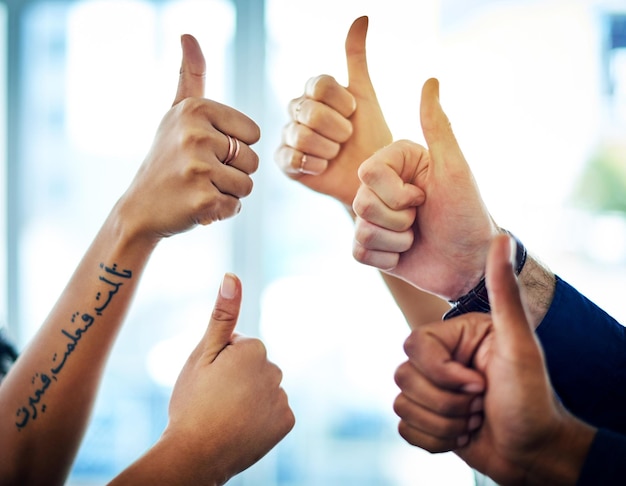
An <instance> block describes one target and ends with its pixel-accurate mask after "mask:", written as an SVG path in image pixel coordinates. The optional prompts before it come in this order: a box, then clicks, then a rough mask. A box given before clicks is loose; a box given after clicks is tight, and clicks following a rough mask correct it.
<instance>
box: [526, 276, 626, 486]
mask: <svg viewBox="0 0 626 486" xmlns="http://www.w3.org/2000/svg"><path fill="white" fill-rule="evenodd" d="M537 336H538V337H539V340H540V341H541V344H542V346H543V350H544V354H545V357H546V364H547V367H548V372H549V374H550V380H551V381H552V386H553V387H554V389H555V391H556V393H557V394H558V396H559V398H560V399H561V401H562V403H563V405H565V407H566V408H567V409H568V410H570V411H571V412H572V413H573V414H574V415H575V416H577V417H579V418H580V419H582V420H584V421H586V422H587V423H589V424H591V425H593V426H595V427H598V428H599V429H600V430H599V431H598V433H597V434H596V437H595V439H594V441H593V443H592V446H591V449H590V450H589V454H588V456H587V459H586V461H585V464H584V465H583V469H582V471H581V475H580V477H579V480H578V486H588V485H589V486H591V485H593V486H596V485H599V484H601V485H603V486H604V485H608V486H610V485H614V484H615V485H617V484H626V328H625V327H624V326H622V325H621V324H620V323H618V322H617V321H616V320H615V319H613V318H612V317H611V316H609V315H608V314H607V313H606V312H604V311H603V310H602V309H600V308H599V307H598V306H597V305H595V304H594V303H593V302H591V301H590V300H589V299H587V298H586V297H585V296H583V295H581V294H580V293H579V292H578V291H577V290H576V289H574V288H573V287H572V286H571V285H569V284H568V283H567V282H565V281H563V280H562V279H560V278H559V277H557V281H556V289H555V295H554V300H553V301H552V304H551V306H550V309H549V310H548V313H547V314H546V316H545V318H544V319H543V321H542V322H541V324H540V325H539V327H538V328H537Z"/></svg>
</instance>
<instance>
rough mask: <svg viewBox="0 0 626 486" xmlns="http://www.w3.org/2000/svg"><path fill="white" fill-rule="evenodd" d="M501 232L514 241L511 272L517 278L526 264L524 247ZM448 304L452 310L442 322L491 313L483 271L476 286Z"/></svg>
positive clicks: (513, 236)
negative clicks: (481, 313) (459, 317)
mask: <svg viewBox="0 0 626 486" xmlns="http://www.w3.org/2000/svg"><path fill="white" fill-rule="evenodd" d="M502 231H503V232H505V233H507V234H508V235H509V236H510V237H511V238H513V240H514V241H515V248H516V249H515V260H514V266H513V270H514V271H515V275H516V276H519V275H520V273H521V272H522V270H523V268H524V266H525V264H526V259H527V251H526V247H525V246H524V245H523V244H522V242H521V241H520V240H519V239H518V238H517V237H516V236H515V235H513V234H512V233H510V232H509V231H506V230H502ZM449 303H450V304H451V305H452V308H451V309H450V310H449V311H448V312H446V313H445V314H444V316H443V319H444V320H446V319H450V318H452V317H456V316H459V315H462V314H467V313H469V312H483V313H489V312H491V306H490V304H489V295H488V292H487V286H486V282H485V276H484V271H483V272H482V277H481V278H480V280H479V281H478V284H476V285H475V286H474V287H473V288H472V289H471V290H470V291H469V292H467V293H465V294H464V295H462V296H461V297H459V298H457V299H455V300H450V301H449Z"/></svg>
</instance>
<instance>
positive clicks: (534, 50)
mask: <svg viewBox="0 0 626 486" xmlns="http://www.w3.org/2000/svg"><path fill="white" fill-rule="evenodd" d="M361 15H368V16H369V17H370V26H369V34H368V46H367V47H368V58H369V66H370V73H371V75H372V79H373V82H374V85H375V87H376V89H377V91H378V95H379V100H380V102H381V104H382V107H383V110H384V112H385V115H386V117H387V120H388V122H389V124H390V126H391V128H392V131H393V133H394V136H395V138H397V139H399V138H410V139H412V140H416V141H418V142H423V139H422V135H421V130H420V125H419V116H418V114H419V112H418V110H419V96H420V90H421V86H422V83H423V82H424V81H425V80H426V79H427V78H429V77H433V76H434V77H438V78H439V79H440V82H441V100H442V104H443V106H444V109H445V110H446V111H447V113H448V116H449V118H450V120H451V122H452V124H453V128H454V130H455V133H456V135H457V138H458V140H459V142H460V144H461V147H462V148H463V150H464V153H465V155H466V158H467V160H468V161H469V163H470V164H471V166H472V169H473V171H474V173H475V176H476V178H477V180H478V183H479V186H480V188H481V191H482V193H483V196H484V198H485V200H486V201H487V205H488V207H489V208H490V210H491V211H492V214H493V215H494V217H495V219H496V221H497V222H498V223H499V224H500V225H502V226H503V227H505V228H508V229H510V230H511V231H513V232H514V233H515V234H516V235H517V236H519V237H520V239H522V241H524V243H525V244H526V245H527V246H528V248H529V249H530V250H531V252H532V253H534V254H535V255H536V256H538V257H539V258H540V259H541V260H543V261H545V262H546V263H547V264H548V266H550V267H551V268H552V269H553V270H554V271H555V272H556V273H558V274H559V275H561V276H562V277H563V278H565V279H566V280H568V281H569V282H570V283H572V284H573V285H575V286H576V287H578V288H579V290H581V291H582V292H583V293H585V294H586V295H587V296H589V297H590V298H591V299H592V300H594V301H596V302H597V303H598V304H599V305H600V306H602V307H603V308H604V309H605V310H607V311H608V312H609V313H611V314H612V315H614V316H615V317H616V318H617V319H618V320H620V321H621V322H626V309H625V308H624V306H623V305H620V297H621V296H622V294H623V290H624V288H625V286H626V275H625V273H624V268H625V265H626V222H625V221H626V220H625V218H624V213H625V212H626V131H625V128H626V2H625V1H624V0H620V1H600V0H596V1H593V0H586V1H584V0H578V1H577V0H563V1H559V0H540V1H539V0H537V1H533V0H510V1H504V0H500V1H497V0H422V1H420V2H414V1H409V0H405V1H402V0H386V1H385V2H380V1H376V0H339V1H338V0H332V1H331V0H315V1H305V0H24V1H19V0H2V1H0V30H2V31H3V32H4V34H5V35H0V90H1V91H2V92H4V93H5V94H6V96H4V97H0V113H2V114H4V115H5V116H0V183H1V184H0V187H1V188H2V191H3V193H4V196H5V197H3V198H1V199H0V228H1V231H0V252H1V253H2V258H0V291H1V292H2V298H0V322H1V323H2V324H3V325H4V326H5V327H6V329H7V331H8V334H9V336H11V338H12V339H13V340H14V341H15V342H16V343H17V344H18V347H19V348H22V347H23V345H24V344H25V343H26V342H27V341H28V340H29V339H30V337H31V336H32V335H33V333H34V332H35V330H36V329H37V328H38V326H39V325H40V323H41V322H43V320H44V318H45V316H46V314H47V312H48V311H49V309H51V307H52V305H53V304H54V302H55V301H56V299H57V297H58V296H59V294H60V293H61V291H62V289H63V287H64V285H65V283H66V282H67V280H68V279H69V277H70V274H71V272H72V271H73V269H74V268H75V266H76V265H77V263H78V261H79V259H80V257H81V256H82V254H83V253H84V251H85V250H86V248H87V246H88V244H89V243H90V241H91V240H92V238H93V237H94V235H95V233H96V231H97V229H98V228H99V226H100V224H101V223H102V221H103V220H104V218H105V216H106V215H107V213H108V211H109V209H110V208H111V207H112V205H113V204H114V203H115V201H116V199H117V198H118V197H119V196H120V195H121V193H122V192H123V191H124V190H125V188H126V187H127V185H128V184H129V182H130V180H131V178H132V177H133V175H134V173H135V171H136V170H137V168H138V167H139V165H140V163H141V162H142V158H143V156H144V154H146V153H147V151H148V149H149V147H150V144H151V141H152V137H153V134H154V133H155V131H156V128H157V126H158V123H159V121H160V119H161V117H162V116H163V114H164V113H165V112H166V111H167V110H168V109H169V107H170V105H171V102H172V101H173V98H174V94H175V90H176V85H177V81H178V70H179V67H180V54H181V51H180V35H181V34H183V33H191V34H193V35H195V36H196V37H197V38H198V40H199V41H200V44H201V46H202V47H203V50H204V53H205V56H206V58H207V63H208V70H207V91H206V96H207V97H208V98H212V99H215V100H218V101H221V102H224V103H227V104H230V105H233V106H235V107H236V108H238V109H240V110H241V111H244V112H245V113H247V114H248V115H250V116H251V117H252V118H254V119H255V120H256V121H257V122H258V123H259V125H260V126H261V129H262V134H263V135H262V140H261V142H260V143H259V144H257V145H256V146H255V149H256V150H257V151H258V153H259V155H260V159H261V165H260V169H259V171H258V172H257V173H256V174H255V175H254V180H255V190H254V192H253V194H252V195H251V196H250V197H249V198H247V199H245V200H244V206H243V210H242V212H241V213H240V214H239V215H238V216H237V217H236V218H234V219H232V220H229V221H226V222H222V223H219V224H215V225H212V226H209V227H206V228H198V229H195V230H194V231H192V232H190V233H187V234H184V235H180V236H177V237H175V238H172V239H171V240H166V241H164V242H163V243H162V244H161V245H160V247H159V248H158V249H157V251H156V253H155V254H154V256H153V258H152V261H151V263H150V265H149V266H148V269H147V271H146V273H145V276H144V278H143V282H142V284H141V287H140V289H139V293H138V296H137V298H136V300H135V302H134V305H133V308H132V311H131V313H130V315H129V316H128V319H127V322H126V325H125V327H124V329H123V331H122V333H121V335H120V336H119V339H118V342H117V345H116V347H115V349H114V353H113V356H112V357H111V360H110V362H109V365H108V368H107V374H106V377H105V380H104V383H103V384H102V387H101V393H100V395H99V399H98V402H97V406H96V410H95V414H94V416H93V420H92V424H91V427H90V429H89V431H88V433H87V436H86V438H85V441H84V444H83V446H82V448H81V450H80V453H79V456H78V459H77V461H76V463H75V466H74V468H73V472H72V476H71V479H70V481H69V484H70V485H73V486H79V485H98V484H103V483H105V482H106V481H107V480H109V479H111V478H112V477H113V476H114V475H115V474H117V473H118V472H119V471H120V470H121V469H123V468H124V467H126V466H127V465H128V464H129V463H130V462H132V461H133V460H134V459H135V458H136V457H137V456H139V455H140V454H141V453H142V452H143V451H144V450H145V449H147V448H148V447H149V446H150V445H151V444H152V443H153V442H154V441H155V440H156V439H157V438H158V437H159V435H160V433H161V431H162V430H163V427H164V426H165V423H166V418H167V403H168V399H169V394H170V391H171V387H172V385H173V383H174V380H175V378H176V376H177V375H178V372H179V370H180V368H181V366H182V364H183V362H184V360H185V359H186V358H187V355H188V354H189V352H190V351H191V349H192V348H193V346H194V345H195V343H196V342H197V340H198V339H199V338H200V336H201V335H202V333H203V331H204V329H205V327H206V324H207V322H208V318H209V314H210V311H211V309H212V305H213V302H214V297H215V295H216V293H217V289H218V286H219V282H220V279H221V277H222V274H223V273H224V272H225V271H234V272H236V273H237V274H238V275H239V276H240V277H241V278H242V280H243V284H244V305H245V309H244V311H243V315H242V318H241V321H240V330H241V331H242V332H244V333H246V334H251V335H255V336H260V337H261V338H263V339H264V341H265V342H266V344H267V347H268V351H269V356H270V359H272V360H273V361H275V362H276V363H277V364H279V365H280V366H281V368H282V369H283V371H284V386H285V388H286V390H287V392H288V393H289V396H290V402H291V404H292V407H293V409H294V411H295V414H296V417H297V424H296V427H295V429H294V430H293V432H292V433H291V434H290V435H289V436H288V437H287V438H286V439H285V440H284V441H283V442H282V443H281V444H280V445H279V446H278V447H276V448H275V449H274V450H273V451H272V452H271V453H270V454H269V455H268V456H266V457H265V458H264V459H263V460H261V461H260V462H259V463H258V464H256V465H255V466H253V467H252V468H251V469H249V470H248V471H246V472H245V473H243V474H242V475H240V476H239V477H237V478H235V479H233V481H232V484H235V485H263V486H273V485H281V486H296V485H297V486H318V485H324V486H328V485H330V486H333V485H342V486H344V485H353V484H354V485H359V486H383V485H384V486H396V485H397V486H400V485H421V484H424V485H450V484H454V485H460V486H463V485H472V484H474V478H473V475H472V473H471V471H470V470H469V469H467V467H466V466H465V465H464V464H463V463H461V462H460V460H458V459H457V458H456V457H455V456H454V455H452V454H442V455H430V454H427V453H425V452H423V451H420V450H418V449H415V448H413V447H411V446H409V445H407V444H406V443H405V442H404V441H403V440H402V439H401V438H400V437H399V436H398V434H397V432H396V427H397V417H396V416H395V414H394V413H393V410H392V403H393V400H394V398H395V396H396V394H397V389H396V386H395V384H394V382H393V373H394V371H395V368H396V367H397V366H398V365H399V364H400V363H401V362H402V361H404V354H403V352H402V344H403V341H404V339H405V338H406V336H407V335H408V326H407V325H406V323H405V321H404V319H403V318H402V316H401V314H400V312H399V311H398V310H397V309H396V308H395V306H394V304H393V301H392V299H391V297H390V296H389V294H388V292H387V290H386V287H385V286H384V285H383V283H382V280H381V279H380V277H379V275H378V274H377V273H376V271H374V270H373V269H371V268H367V267H363V266H360V265H358V264H357V263H356V262H354V261H353V259H352V256H351V244H352V226H351V221H350V219H349V217H348V215H347V213H346V212H345V210H344V209H343V208H342V207H341V206H340V205H339V204H338V203H336V202H334V201H332V200H329V199H328V198H325V197H323V196H321V195H318V194H315V193H313V192H311V191H309V190H308V189H305V188H303V187H301V186H299V185H298V184H297V183H294V182H292V181H290V180H288V179H287V178H286V177H285V176H283V175H282V174H281V172H280V171H279V169H278V168H277V167H276V165H275V163H274V161H273V153H274V151H275V149H276V147H277V146H278V144H279V142H280V133H281V128H282V126H283V125H284V124H285V123H286V121H287V109H286V107H287V103H288V102H289V100H290V99H292V98H295V97H297V96H299V95H300V94H301V93H302V91H303V88H304V84H305V82H306V81H307V79H309V78H310V77H312V76H316V75H318V74H321V73H326V74H331V75H333V76H335V77H336V78H337V79H338V80H340V82H342V83H344V84H345V83H346V82H347V76H346V67H345V56H344V50H343V43H344V39H345V35H346V33H347V31H348V28H349V26H350V24H351V22H352V21H353V20H354V19H355V18H356V17H358V16H361ZM216 398H217V399H219V397H216Z"/></svg>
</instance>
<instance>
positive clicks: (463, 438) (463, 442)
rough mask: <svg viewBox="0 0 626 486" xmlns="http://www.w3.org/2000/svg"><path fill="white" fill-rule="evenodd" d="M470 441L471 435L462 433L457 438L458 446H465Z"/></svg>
mask: <svg viewBox="0 0 626 486" xmlns="http://www.w3.org/2000/svg"><path fill="white" fill-rule="evenodd" d="M468 442H469V435H462V436H461V437H459V438H458V439H457V440H456V445H457V447H464V446H466V445H467V443H468Z"/></svg>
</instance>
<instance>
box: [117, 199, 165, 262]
mask: <svg viewBox="0 0 626 486" xmlns="http://www.w3.org/2000/svg"><path fill="white" fill-rule="evenodd" d="M144 210H145V211H150V209H149V208H144ZM136 212H137V209H136V208H135V210H133V208H132V205H131V204H127V203H126V201H125V199H124V197H122V198H121V199H120V200H119V201H118V202H117V203H116V204H115V206H114V207H113V209H112V210H111V213H110V214H109V216H108V218H107V221H106V223H105V224H107V225H109V226H110V227H111V230H112V232H113V233H114V234H115V235H116V237H117V238H118V240H119V241H120V243H121V244H122V246H123V247H125V248H128V249H129V250H130V249H137V250H139V251H148V252H151V251H152V250H154V248H155V247H156V245H157V244H158V243H159V242H160V241H161V239H162V236H161V235H157V234H155V233H154V232H151V231H148V230H146V229H144V228H143V227H142V226H141V225H140V224H138V223H137V220H138V218H136V217H135V216H136V215H135V213H136Z"/></svg>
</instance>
